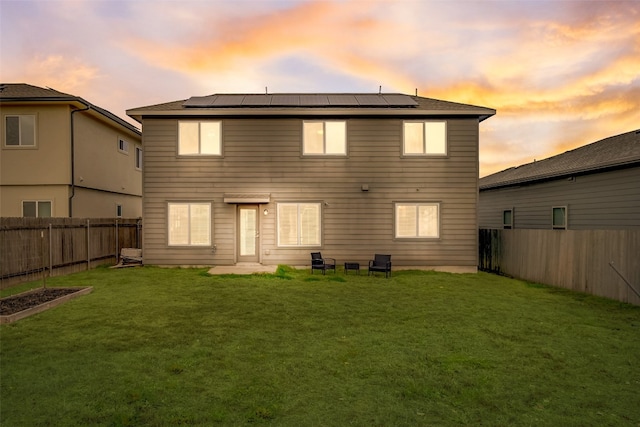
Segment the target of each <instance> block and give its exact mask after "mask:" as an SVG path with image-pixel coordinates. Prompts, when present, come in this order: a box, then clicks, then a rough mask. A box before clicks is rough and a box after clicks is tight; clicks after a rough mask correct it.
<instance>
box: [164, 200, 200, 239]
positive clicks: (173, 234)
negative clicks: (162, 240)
mask: <svg viewBox="0 0 640 427" xmlns="http://www.w3.org/2000/svg"><path fill="white" fill-rule="evenodd" d="M168 211H169V212H168V217H169V233H168V235H169V238H168V243H169V246H210V245H211V203H169V208H168Z"/></svg>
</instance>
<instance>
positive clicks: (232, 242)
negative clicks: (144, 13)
mask: <svg viewBox="0 0 640 427" xmlns="http://www.w3.org/2000/svg"><path fill="white" fill-rule="evenodd" d="M127 114H128V115H129V116H131V117H133V118H134V119H136V120H137V121H139V122H140V123H141V124H142V125H143V144H144V146H145V171H144V177H143V195H144V197H143V217H144V221H145V226H144V230H143V233H144V236H143V253H144V262H145V264H155V265H202V266H211V265H234V264H236V263H240V262H258V263H262V264H265V265H275V264H289V265H305V264H306V265H308V264H309V263H310V252H314V251H322V253H323V255H325V256H330V257H334V258H336V259H337V260H338V262H345V261H353V262H361V263H366V262H367V260H369V259H371V258H372V256H373V255H374V253H385V254H391V255H392V261H393V264H394V265H398V266H402V265H405V266H422V267H426V268H434V269H436V268H437V269H444V270H447V269H449V270H454V271H470V272H475V271H476V269H477V259H478V253H477V252H478V250H477V248H478V231H477V230H478V223H477V211H476V209H477V199H478V140H479V123H480V122H481V121H483V120H485V119H487V118H489V117H491V116H492V115H494V114H495V110H493V109H490V108H484V107H477V106H472V105H465V104H458V103H453V102H447V101H440V100H435V99H429V98H424V97H419V96H409V95H403V94H344V93H342V94H246V95H243V94H219V95H210V96H204V97H192V98H190V99H187V100H180V101H175V102H169V103H165V104H160V105H152V106H146V107H140V108H135V109H131V110H128V111H127Z"/></svg>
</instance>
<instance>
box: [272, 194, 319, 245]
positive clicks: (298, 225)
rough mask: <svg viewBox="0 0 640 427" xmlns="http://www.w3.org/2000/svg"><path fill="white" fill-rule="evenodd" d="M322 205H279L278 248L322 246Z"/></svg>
mask: <svg viewBox="0 0 640 427" xmlns="http://www.w3.org/2000/svg"><path fill="white" fill-rule="evenodd" d="M320 218H321V208H320V203H278V246H320V236H321V224H320Z"/></svg>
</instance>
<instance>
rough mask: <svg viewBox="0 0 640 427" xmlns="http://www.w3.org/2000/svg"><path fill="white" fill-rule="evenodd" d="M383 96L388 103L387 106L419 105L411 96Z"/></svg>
mask: <svg viewBox="0 0 640 427" xmlns="http://www.w3.org/2000/svg"><path fill="white" fill-rule="evenodd" d="M382 96H383V97H384V99H385V100H386V101H387V104H389V105H390V106H393V107H413V106H416V105H418V103H417V102H416V101H415V100H414V99H413V98H411V97H410V96H409V95H402V94H399V93H398V94H388V95H382Z"/></svg>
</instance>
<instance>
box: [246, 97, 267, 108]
mask: <svg viewBox="0 0 640 427" xmlns="http://www.w3.org/2000/svg"><path fill="white" fill-rule="evenodd" d="M269 100H270V96H269V95H246V96H245V97H244V99H243V100H242V105H243V106H245V105H246V106H252V107H266V106H268V105H269Z"/></svg>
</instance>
